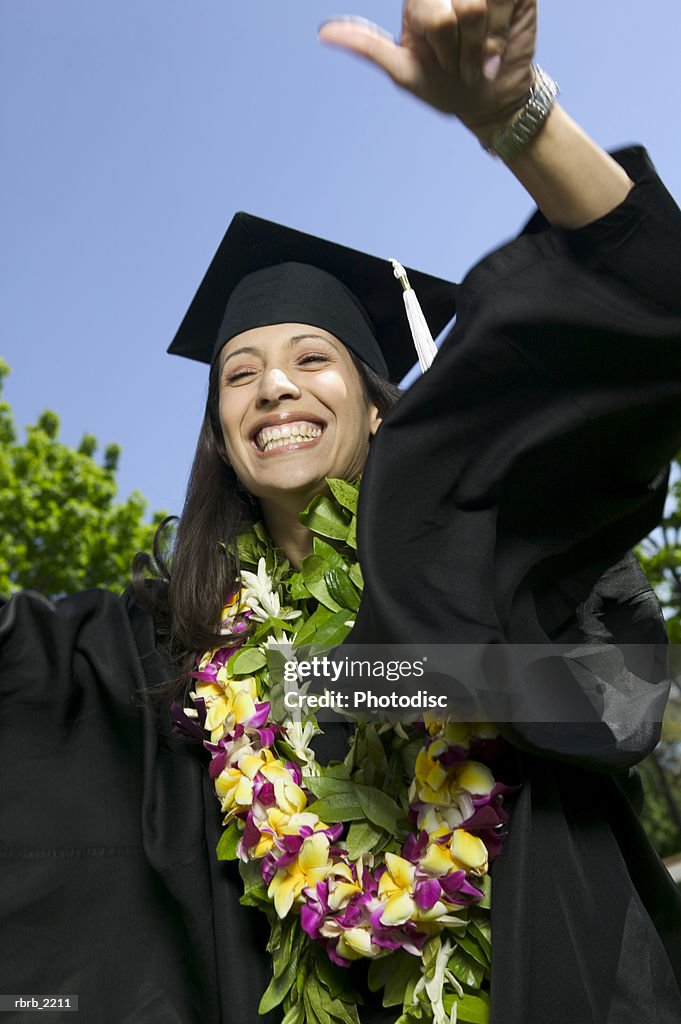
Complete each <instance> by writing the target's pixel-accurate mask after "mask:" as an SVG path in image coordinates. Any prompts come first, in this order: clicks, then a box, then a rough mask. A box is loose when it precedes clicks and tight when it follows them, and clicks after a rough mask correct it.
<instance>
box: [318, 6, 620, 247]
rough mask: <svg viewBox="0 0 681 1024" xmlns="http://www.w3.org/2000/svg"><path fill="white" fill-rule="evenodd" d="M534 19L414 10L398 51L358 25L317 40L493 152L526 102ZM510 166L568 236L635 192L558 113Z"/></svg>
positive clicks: (500, 10) (337, 24)
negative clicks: (371, 68)
mask: <svg viewBox="0 0 681 1024" xmlns="http://www.w3.org/2000/svg"><path fill="white" fill-rule="evenodd" d="M536 15H537V3H536V0H406V3H405V5H404V10H403V15H402V32H401V36H400V39H399V41H395V40H394V39H393V38H392V36H390V35H389V34H388V33H386V32H384V31H383V30H382V29H380V28H378V27H377V26H374V25H371V24H370V23H369V22H364V21H362V20H361V19H356V18H350V19H347V20H344V19H334V20H332V21H328V22H326V23H325V24H324V25H323V26H322V28H321V29H320V32H319V38H320V40H321V42H323V43H330V44H333V45H335V46H340V47H343V48H344V49H347V50H350V51H352V52H353V53H356V54H359V55H360V56H362V57H365V58H367V59H368V60H370V61H372V62H373V63H374V64H376V65H377V66H378V67H380V68H382V70H383V71H385V72H386V74H388V75H389V76H390V78H392V80H393V81H394V82H395V83H396V84H397V85H398V86H400V87H401V88H403V89H406V90H407V91H409V92H411V93H413V94H414V95H415V96H418V97H419V98H420V99H422V100H423V101H424V102H425V103H428V104H429V105H430V106H432V107H434V108H435V109H436V110H440V111H442V112H443V113H446V114H452V115H454V116H455V117H458V118H459V120H460V121H461V122H462V123H463V124H464V125H465V126H466V127H467V128H468V129H469V130H470V131H471V132H472V133H473V134H474V135H475V136H476V137H477V139H478V140H479V141H480V143H481V144H482V145H483V146H484V147H488V146H489V145H490V144H493V143H494V140H495V139H498V138H499V135H498V133H499V132H500V131H501V130H502V129H504V128H505V127H507V126H509V125H511V124H512V123H513V122H514V121H515V120H516V118H517V117H518V115H519V113H520V112H521V111H522V109H523V107H524V106H525V103H526V101H527V99H528V96H529V93H530V89H531V87H532V85H533V81H534V70H533V65H532V58H533V55H534V49H535V39H536V23H537V17H536ZM505 162H506V164H507V166H508V167H509V169H510V170H511V171H512V172H513V174H514V175H515V176H516V178H517V179H518V180H519V181H520V182H521V184H522V185H523V186H524V187H525V188H526V189H527V191H528V192H529V193H530V195H531V196H532V198H533V199H534V201H535V202H536V204H537V206H538V207H539V208H540V209H541V211H542V212H543V214H544V216H545V217H546V218H547V219H548V220H549V221H550V222H551V223H553V224H556V225H558V226H561V227H566V228H578V227H582V226H584V225H585V224H588V223H590V222H591V221H594V220H596V219H598V218H599V217H602V216H603V215H604V214H606V213H609V212H610V210H612V209H614V208H615V207H616V206H618V205H619V203H621V202H622V200H623V199H624V198H625V196H626V195H627V193H628V192H629V190H630V188H631V187H632V182H631V180H630V179H629V177H628V175H627V174H626V172H625V171H624V170H623V169H622V167H620V166H619V164H617V163H616V162H615V161H614V160H612V159H611V157H609V156H608V154H607V153H606V152H605V151H604V150H602V149H601V148H600V147H599V146H597V145H596V143H594V142H593V141H592V140H591V139H590V138H589V137H588V136H587V135H586V134H585V133H584V132H583V131H582V130H581V128H580V127H579V126H578V125H577V124H575V122H574V121H573V120H572V119H571V118H570V117H568V115H567V114H566V113H565V111H564V110H562V108H561V107H560V106H559V105H558V104H555V105H554V106H553V108H552V110H551V112H550V113H549V115H548V117H547V118H546V120H545V121H544V123H543V124H542V126H541V128H540V129H539V131H538V132H537V133H536V135H535V136H534V137H533V138H532V139H531V140H530V141H529V142H527V143H526V144H525V145H524V146H523V147H522V148H521V149H520V150H519V152H517V153H516V154H515V155H514V156H513V157H509V158H506V159H505Z"/></svg>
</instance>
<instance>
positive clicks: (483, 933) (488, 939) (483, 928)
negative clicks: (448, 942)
mask: <svg viewBox="0 0 681 1024" xmlns="http://www.w3.org/2000/svg"><path fill="white" fill-rule="evenodd" d="M468 932H469V933H470V935H472V937H473V938H474V939H475V940H476V941H477V942H478V943H479V944H480V947H481V949H482V950H483V952H484V953H485V955H486V956H487V958H488V960H490V963H491V956H492V927H491V925H490V923H489V921H484V922H483V921H482V920H481V919H480V918H479V917H478V916H477V915H476V916H475V917H474V918H473V919H472V920H471V921H470V922H469V925H468Z"/></svg>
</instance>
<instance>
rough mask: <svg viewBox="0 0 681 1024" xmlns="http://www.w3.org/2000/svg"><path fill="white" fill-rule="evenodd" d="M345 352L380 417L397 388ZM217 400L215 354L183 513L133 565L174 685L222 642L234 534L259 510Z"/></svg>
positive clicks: (234, 571)
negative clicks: (230, 452)
mask: <svg viewBox="0 0 681 1024" xmlns="http://www.w3.org/2000/svg"><path fill="white" fill-rule="evenodd" d="M350 355H351V357H352V361H353V363H354V364H355V367H356V369H357V372H358V374H359V378H360V382H361V385H362V390H363V392H364V397H365V399H366V401H367V404H374V405H375V406H376V407H377V408H378V411H379V414H380V415H381V416H384V415H385V414H386V413H387V411H388V410H389V409H390V408H391V407H392V406H393V405H394V404H395V402H396V401H397V399H398V398H399V396H400V390H399V388H398V387H397V386H396V385H394V384H391V383H390V382H389V381H387V380H384V379H383V378H382V377H379V376H378V374H376V373H375V372H374V371H373V370H371V369H370V368H369V367H368V366H367V365H366V363H364V362H363V361H362V360H361V359H359V358H358V357H357V356H355V355H354V354H353V353H352V352H351V353H350ZM219 399H220V375H219V361H218V360H217V359H214V360H213V363H212V365H211V368H210V376H209V380H208V397H207V399H206V410H205V413H204V417H203V423H202V425H201V432H200V434H199V440H198V444H197V446H196V453H195V455H194V461H193V463H192V469H191V473H190V476H189V483H188V485H187V494H186V497H185V502H184V507H183V509H182V515H181V516H180V518H179V520H178V519H176V518H174V517H171V518H169V519H166V520H164V521H163V522H162V523H161V525H160V526H159V528H158V530H157V531H156V536H155V538H154V549H153V555H149V554H148V553H146V552H140V553H139V554H137V555H136V556H135V558H134V560H133V565H132V584H131V588H132V592H133V595H134V596H135V598H136V600H137V601H138V602H139V603H140V604H142V605H143V606H144V607H146V608H148V609H149V610H150V611H151V613H152V615H153V617H154V622H155V627H156V634H157V638H158V640H159V643H160V644H161V646H162V647H163V648H164V649H165V651H166V652H167V654H168V655H169V656H170V659H171V661H172V662H173V664H174V665H176V666H177V669H178V679H177V681H176V682H177V688H178V689H180V688H182V687H183V686H184V682H185V678H186V673H187V672H189V671H190V670H191V668H192V664H193V660H194V658H195V657H196V654H197V652H200V651H207V650H209V649H211V648H215V647H222V646H224V645H225V642H226V637H225V636H224V634H220V633H219V632H218V629H219V623H220V612H221V610H222V608H223V606H224V603H225V600H226V598H227V597H228V596H229V595H230V594H232V593H234V591H235V589H236V587H237V585H238V579H239V566H238V564H237V560H236V558H235V555H234V553H233V551H234V549H235V544H234V541H235V540H236V537H237V535H238V534H239V533H241V532H242V531H243V530H244V529H245V528H246V527H247V526H248V525H250V524H252V523H253V522H255V521H256V520H257V519H258V518H259V517H260V508H259V504H258V502H257V499H255V498H254V497H253V496H252V495H251V494H249V493H248V491H246V490H245V489H244V488H243V487H242V486H241V484H240V482H239V480H238V478H237V476H236V473H235V472H234V470H233V469H232V467H231V465H230V464H229V460H228V458H227V452H226V450H225V443H224V439H223V435H222V426H221V423H220V413H219ZM173 525H175V530H174V536H170V533H171V529H172V527H173ZM150 578H151V581H152V582H150Z"/></svg>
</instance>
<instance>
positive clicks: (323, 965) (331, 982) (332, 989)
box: [314, 949, 348, 999]
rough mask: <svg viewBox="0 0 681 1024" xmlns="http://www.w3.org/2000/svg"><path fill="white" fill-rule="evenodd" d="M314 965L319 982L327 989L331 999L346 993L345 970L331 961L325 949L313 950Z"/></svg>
mask: <svg viewBox="0 0 681 1024" xmlns="http://www.w3.org/2000/svg"><path fill="white" fill-rule="evenodd" d="M315 954H316V955H315V960H314V966H315V971H316V974H317V978H318V979H319V982H320V984H322V985H323V986H324V988H325V989H326V990H327V991H328V993H329V995H330V996H331V998H332V999H336V998H337V997H338V996H341V995H343V993H347V991H348V988H347V986H348V979H347V973H348V972H347V971H346V970H344V969H343V968H341V967H337V966H336V965H335V964H334V963H331V961H330V960H329V958H328V956H327V955H326V951H325V950H322V949H316V950H315Z"/></svg>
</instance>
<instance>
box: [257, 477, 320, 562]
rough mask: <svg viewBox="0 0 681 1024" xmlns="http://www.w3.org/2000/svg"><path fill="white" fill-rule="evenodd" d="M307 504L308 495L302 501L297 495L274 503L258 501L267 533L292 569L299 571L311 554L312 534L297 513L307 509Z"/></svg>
mask: <svg viewBox="0 0 681 1024" xmlns="http://www.w3.org/2000/svg"><path fill="white" fill-rule="evenodd" d="M309 503H310V495H307V496H306V497H305V499H304V500H301V499H300V498H299V496H297V495H290V496H289V497H288V499H283V500H278V501H277V502H276V503H275V502H272V501H269V500H266V499H263V498H261V499H260V507H261V509H262V517H263V519H264V521H265V526H266V527H267V532H268V533H269V535H270V537H271V538H272V540H273V542H274V544H275V545H276V547H278V548H281V550H282V551H283V552H284V554H285V555H286V557H287V558H288V560H289V562H290V563H291V565H292V566H293V567H294V569H299V568H300V564H301V562H302V561H303V559H304V558H305V557H306V556H307V555H311V554H312V534H311V533H310V531H309V530H308V528H307V527H306V526H303V524H302V523H301V522H300V520H299V519H298V515H299V513H300V512H302V511H303V509H304V508H307V506H308V505H309Z"/></svg>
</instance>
